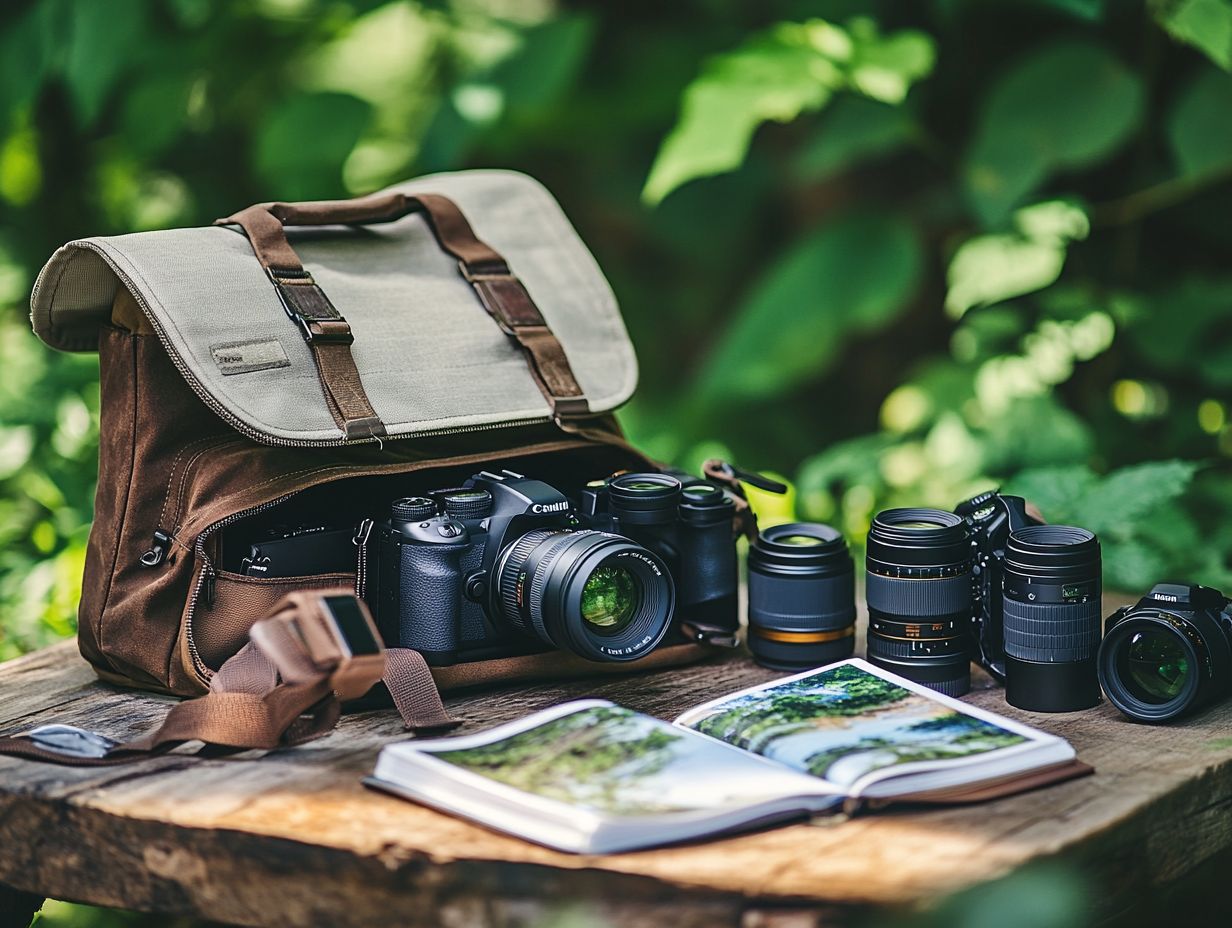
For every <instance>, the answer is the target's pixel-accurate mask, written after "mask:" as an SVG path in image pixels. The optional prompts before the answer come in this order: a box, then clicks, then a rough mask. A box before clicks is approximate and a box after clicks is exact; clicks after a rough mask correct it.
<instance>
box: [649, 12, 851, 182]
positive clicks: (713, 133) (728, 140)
mask: <svg viewBox="0 0 1232 928" xmlns="http://www.w3.org/2000/svg"><path fill="white" fill-rule="evenodd" d="M840 84H841V77H840V72H839V70H838V68H837V67H836V66H835V65H834V64H833V63H832V62H831V61H830V59H828V58H826V57H825V56H823V55H821V54H819V53H818V51H817V49H816V48H815V47H814V46H813V44H812V43H811V42H810V41H809V32H808V30H807V29H805V27H803V26H800V25H796V24H786V23H785V24H781V25H779V26H776V27H775V28H773V29H771V30H770V31H769V32H767V33H763V34H761V35H759V36H756V37H754V38H753V39H751V40H750V41H749V42H748V43H747V44H745V45H744V46H743V47H741V48H739V49H737V50H736V51H734V52H730V53H728V54H726V55H720V56H718V57H716V58H714V59H712V60H711V61H710V62H709V64H708V65H707V67H706V69H705V71H704V72H703V73H702V75H701V76H700V77H698V78H697V79H696V80H695V81H693V83H691V84H690V85H689V86H688V88H686V90H685V93H684V101H683V104H682V107H681V115H680V121H679V122H678V123H677V125H676V127H675V128H674V129H673V130H672V131H671V133H670V134H669V135H668V136H667V138H666V139H665V140H664V142H663V146H662V148H660V149H659V153H658V155H657V156H656V158H655V162H654V165H653V166H652V167H651V169H650V175H649V176H648V177H647V178H646V187H645V189H644V190H643V191H642V197H643V199H644V200H645V201H646V202H647V203H651V204H654V203H658V202H660V201H661V200H662V199H663V198H664V197H665V196H667V195H668V194H669V193H671V191H672V190H674V189H676V188H677V187H679V186H680V185H681V184H683V183H684V182H685V181H688V180H692V179H693V178H696V177H704V176H706V175H709V174H720V173H722V172H724V171H730V170H732V169H733V168H736V167H738V166H739V165H740V163H741V162H742V161H744V155H745V152H746V151H748V147H749V141H750V139H751V138H752V136H753V130H754V129H756V128H757V126H759V125H760V124H761V123H763V122H765V121H766V120H774V121H776V122H790V121H791V120H793V119H795V118H796V117H797V116H798V115H800V113H801V112H803V111H806V110H817V109H820V108H821V107H822V106H823V105H825V103H826V102H827V101H828V100H829V99H830V95H831V94H832V93H833V92H834V90H835V89H836V88H837V87H838V86H840Z"/></svg>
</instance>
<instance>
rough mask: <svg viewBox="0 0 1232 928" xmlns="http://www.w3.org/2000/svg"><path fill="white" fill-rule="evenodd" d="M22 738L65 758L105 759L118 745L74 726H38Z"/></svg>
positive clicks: (105, 737) (103, 736)
mask: <svg viewBox="0 0 1232 928" xmlns="http://www.w3.org/2000/svg"><path fill="white" fill-rule="evenodd" d="M24 737H26V738H29V739H30V740H31V741H33V742H34V743H35V744H37V745H38V746H39V747H40V748H42V749H43V750H45V751H52V752H54V753H56V754H63V755H64V756H65V757H88V758H95V759H97V758H100V757H106V756H107V755H108V753H110V752H111V751H112V749H114V748H115V747H116V746H117V745H119V743H120V742H118V741H114V740H112V739H111V738H108V737H107V736H106V735H100V734H99V733H98V732H95V731H86V730H85V729H84V728H78V727H77V726H76V725H40V726H39V727H38V728H32V729H30V730H29V731H28V732H26V733H25V735H24Z"/></svg>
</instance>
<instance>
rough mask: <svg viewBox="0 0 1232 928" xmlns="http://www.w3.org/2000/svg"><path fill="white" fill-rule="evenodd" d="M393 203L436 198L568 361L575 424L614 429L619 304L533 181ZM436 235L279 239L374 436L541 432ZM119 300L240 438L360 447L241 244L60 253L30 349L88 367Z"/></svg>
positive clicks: (377, 229) (279, 300)
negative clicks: (342, 357) (588, 421)
mask: <svg viewBox="0 0 1232 928" xmlns="http://www.w3.org/2000/svg"><path fill="white" fill-rule="evenodd" d="M390 192H393V193H402V194H407V195H417V196H419V197H423V195H425V194H435V195H439V196H438V197H437V199H443V198H447V200H448V201H451V202H452V203H453V204H456V207H457V209H459V210H460V211H461V214H462V215H463V216H464V217H465V220H466V221H467V222H469V225H470V228H471V229H473V231H474V234H475V235H476V236H477V237H478V238H479V239H480V240H482V243H487V244H488V245H490V246H491V247H492V248H493V249H495V251H497V252H499V255H500V256H502V257H503V258H504V259H505V261H506V262H507V265H508V268H509V271H511V272H512V275H514V277H515V278H516V280H517V281H520V285H521V286H522V287H524V289H525V294H528V295H529V298H530V300H531V301H533V305H532V308H534V307H537V310H538V314H539V315H540V316H541V319H540V320H539V321H541V322H542V323H544V324H546V328H547V329H548V330H550V334H551V335H554V336H555V339H556V340H558V342H559V348H560V349H563V353H564V356H565V358H564V360H563V361H562V363H563V364H564V366H565V368H566V369H571V372H572V375H573V378H574V380H575V382H576V386H577V388H578V390H579V391H580V393H581V394H582V397H583V399H584V402H582V403H581V404H580V411H581V412H582V413H584V414H598V413H605V412H610V411H611V410H613V409H615V408H616V407H617V406H619V405H620V404H622V403H623V402H624V401H625V400H627V399H628V398H629V396H630V395H631V394H632V392H633V389H634V386H635V384H636V380H637V364H636V359H635V357H634V354H633V348H632V345H631V344H630V342H629V337H628V333H627V331H626V330H625V327H624V323H623V321H622V319H621V317H620V312H619V309H618V308H617V305H616V301H615V297H614V296H613V294H612V291H611V288H610V287H609V286H608V284H607V281H606V280H605V279H604V277H603V275H602V272H601V271H600V270H599V268H598V265H597V264H596V263H595V260H594V258H593V257H592V256H591V255H590V253H589V252H588V251H587V249H586V247H585V246H584V245H583V244H582V242H581V240H580V239H579V238H578V236H577V233H576V232H575V231H574V230H573V228H572V226H571V225H570V224H569V221H568V220H567V219H566V218H565V216H564V214H563V212H562V211H561V209H560V207H559V206H558V205H557V203H556V202H555V200H554V199H553V198H552V196H551V195H550V194H549V193H548V192H547V191H546V190H545V189H544V188H543V187H542V186H541V185H540V184H539V183H538V182H537V181H535V180H533V179H531V178H529V177H527V176H525V175H522V174H517V173H513V172H507V171H465V172H458V173H450V174H436V175H430V176H426V177H422V178H418V179H416V180H414V181H410V182H408V183H405V184H400V185H397V186H395V187H392V188H389V191H385V193H390ZM374 196H377V195H374ZM423 199H425V200H426V199H430V198H428V197H423ZM340 202H342V203H345V202H348V201H340ZM354 202H359V201H354ZM237 215H240V214H237ZM276 225H277V224H276ZM436 226H439V222H438V223H437V224H436V225H431V224H430V223H429V222H428V221H426V219H425V216H424V215H421V214H415V213H413V214H410V215H406V216H404V217H403V218H400V219H397V220H396V221H391V222H380V223H379V224H363V225H345V226H340V225H330V226H314V227H305V228H296V227H291V226H290V225H288V226H287V227H286V229H285V233H284V232H283V230H282V228H281V227H280V226H279V227H278V235H280V236H281V235H284V234H285V238H286V241H287V242H289V243H290V245H291V246H292V247H293V250H294V254H295V255H298V257H299V259H300V260H301V261H302V266H303V269H304V270H305V271H306V272H307V273H308V274H310V275H311V280H312V281H313V282H314V283H315V285H316V286H317V287H319V290H320V291H321V292H323V293H324V294H325V295H326V296H327V297H328V302H329V303H332V306H333V307H334V308H335V309H336V310H337V313H338V314H340V315H341V317H343V318H344V319H345V323H344V325H349V329H350V335H351V336H353V339H354V341H353V343H352V344H350V345H349V355H350V358H352V359H353V363H354V368H355V370H356V371H357V372H358V375H359V378H360V380H362V388H363V391H365V392H366V394H367V397H366V398H367V400H368V401H369V402H370V407H371V410H373V411H374V412H375V414H376V416H377V417H379V422H380V428H379V430H378V431H377V433H376V434H377V436H378V437H382V438H383V437H384V436H388V437H391V438H397V437H400V436H413V435H422V434H426V433H432V432H442V431H449V430H453V429H471V428H481V427H485V426H497V425H504V424H519V423H528V422H534V421H544V420H547V419H550V418H553V416H554V413H556V412H557V409H556V406H555V404H554V403H553V402H552V401H551V397H550V396H548V395H545V388H544V386H543V378H542V377H538V376H537V374H536V372H535V370H534V365H533V364H528V352H527V351H526V350H525V348H526V346H525V343H524V342H522V343H520V341H519V339H520V336H519V337H518V338H515V337H511V334H510V330H509V329H508V327H503V326H502V324H498V323H499V320H498V319H497V318H496V316H495V315H493V314H492V313H491V312H490V310H491V307H490V306H489V307H487V308H485V302H486V297H485V298H483V299H481V297H480V296H479V295H477V293H479V292H480V290H481V288H482V287H485V286H486V284H483V283H481V282H476V281H475V280H473V279H472V280H468V279H466V277H465V276H464V274H463V273H462V272H460V263H459V261H458V260H457V259H456V258H455V257H454V256H452V255H451V254H449V253H446V251H444V250H442V245H441V243H440V242H439V241H438V240H437V238H436V237H434V234H433V229H434V228H436ZM481 269H482V268H481ZM296 282H297V281H294V280H292V281H290V283H296ZM496 283H498V284H500V285H501V286H502V287H504V286H505V283H504V282H501V281H497V282H496ZM121 286H124V287H127V288H128V289H129V290H130V291H131V292H132V293H133V296H134V297H135V299H136V301H137V303H138V305H139V306H140V307H141V309H142V310H143V311H144V312H145V314H146V315H147V316H148V317H149V319H150V321H151V323H152V325H153V327H154V329H155V331H156V332H157V333H158V335H159V338H160V340H161V341H162V343H163V345H164V347H165V348H166V349H167V351H168V353H169V354H170V355H171V357H172V359H173V360H174V361H175V363H176V366H177V368H178V369H179V370H180V372H181V373H182V374H183V375H184V377H185V380H187V381H188V383H189V384H190V386H192V387H193V389H194V390H195V391H196V392H197V393H198V394H199V395H200V396H201V398H202V399H203V400H205V401H206V403H207V405H209V406H210V407H211V408H212V409H214V410H215V411H216V412H218V413H219V415H221V416H222V417H223V418H224V419H226V420H227V421H228V422H230V424H231V425H233V426H234V427H235V428H237V429H238V430H240V431H241V432H244V433H245V434H248V435H249V437H252V438H255V439H256V440H258V441H265V442H268V443H273V444H304V445H316V444H322V445H328V444H343V443H347V442H349V441H356V440H371V439H372V436H371V435H370V434H368V433H366V432H365V431H364V430H363V429H361V430H359V431H358V432H356V431H351V430H350V429H348V428H344V426H343V424H342V423H341V422H340V420H339V417H338V416H337V414H336V413H337V410H336V408H333V411H332V412H331V408H332V407H331V400H330V397H329V396H328V394H329V388H328V387H324V388H323V382H324V375H320V374H319V367H320V366H321V364H322V363H323V362H322V360H321V359H322V355H321V354H320V353H319V350H318V349H319V348H320V346H316V347H314V346H311V345H310V344H309V343H308V341H306V339H305V336H304V334H303V331H302V330H301V328H302V326H303V320H302V319H301V320H296V319H293V318H292V317H291V316H290V315H289V312H288V309H287V308H286V306H284V299H285V297H284V296H283V295H282V293H286V292H291V293H293V294H295V296H296V297H297V298H298V296H299V294H300V293H302V292H303V291H302V290H293V289H291V288H286V287H282V286H281V284H279V285H277V286H276V282H275V281H274V280H272V279H271V276H270V274H267V272H266V270H265V269H264V268H263V267H262V264H261V263H260V261H258V260H257V257H256V256H255V255H254V245H253V243H252V242H251V241H250V240H249V238H248V237H246V235H245V233H244V230H242V229H240V228H239V227H237V226H235V225H230V226H218V225H215V226H211V227H205V228H192V229H173V230H168V231H160V232H143V233H136V234H131V235H121V236H114V237H107V238H89V239H81V240H78V241H74V242H70V243H68V244H67V245H65V246H64V247H62V248H60V249H59V250H58V251H57V252H56V253H55V255H53V256H52V258H51V260H50V261H49V262H48V263H47V265H46V267H44V268H43V271H42V273H41V274H40V275H39V279H38V282H37V283H36V284H35V288H34V294H33V296H32V298H31V309H32V312H31V318H32V321H33V324H34V329H35V331H36V332H37V334H38V335H39V337H41V338H42V339H43V340H44V341H45V342H47V343H48V344H49V345H51V346H53V347H55V348H60V349H62V350H68V351H88V350H94V349H95V347H96V344H97V332H98V328H99V326H100V325H103V324H105V323H106V322H107V321H108V320H109V319H110V316H111V309H112V302H113V299H114V297H115V295H116V292H117V290H118V288H119V287H121ZM280 290H281V291H282V293H280ZM486 292H488V293H489V295H490V293H491V292H494V291H486ZM314 299H315V297H314ZM318 302H319V301H318ZM310 308H311V307H310ZM309 315H311V312H309ZM532 321H533V320H532ZM324 325H325V326H326V327H328V326H329V325H332V323H329V322H326V323H324ZM513 334H514V335H517V334H518V333H516V332H515V333H513ZM314 352H316V356H315V357H314ZM566 373H568V370H567V371H566ZM570 409H571V411H575V412H576V411H578V407H577V406H576V405H572V404H571V406H570Z"/></svg>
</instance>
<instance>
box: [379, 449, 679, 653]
mask: <svg viewBox="0 0 1232 928" xmlns="http://www.w3.org/2000/svg"><path fill="white" fill-rule="evenodd" d="M372 550H373V554H374V556H371V557H370V558H369V560H370V563H371V566H370V568H369V572H368V576H367V577H366V578H365V580H366V584H365V585H366V587H367V591H368V598H369V601H370V604H371V606H372V610H373V613H374V615H375V617H376V620H377V625H378V626H379V628H380V629H381V634H382V635H383V636H384V637H385V640H386V642H387V643H389V644H390V645H397V646H400V647H404V648H413V649H414V650H417V651H419V652H420V653H421V654H423V656H424V658H425V659H426V660H427V661H428V663H429V664H434V665H444V664H455V663H461V662H467V661H475V660H486V659H491V658H497V657H506V656H510V655H517V654H526V653H533V652H537V651H545V650H550V649H553V648H556V649H560V650H564V651H569V652H572V653H574V654H577V655H580V656H582V657H585V658H588V659H590V660H595V661H629V660H635V659H637V658H639V657H642V656H644V655H646V654H647V653H649V652H650V651H651V650H652V649H654V648H655V646H657V645H658V644H659V642H660V641H662V640H663V638H664V636H665V635H666V634H667V631H668V628H669V625H670V623H671V619H672V616H673V611H674V606H675V601H676V587H675V583H674V582H673V580H672V577H671V575H670V573H669V572H668V569H667V565H666V564H665V563H664V561H663V559H662V558H661V557H660V556H659V555H657V554H656V553H654V552H653V551H651V550H648V549H647V548H646V547H644V546H643V545H641V544H638V543H637V542H635V541H632V540H630V539H629V538H625V537H622V536H620V535H615V534H612V533H609V532H605V531H598V530H595V529H592V528H587V527H585V526H583V524H582V522H581V520H580V519H579V518H578V514H577V512H576V511H575V509H574V507H573V506H572V504H571V503H570V501H569V500H568V499H567V498H566V497H565V496H564V494H562V493H561V492H560V491H559V490H558V489H556V488H555V487H552V486H550V485H548V484H546V483H544V482H543V481H540V480H535V479H532V478H528V477H525V476H523V475H521V474H517V473H514V472H512V471H508V470H506V471H501V472H499V473H489V472H486V471H485V472H483V473H479V474H476V475H475V476H474V477H472V478H471V479H470V480H468V481H466V483H465V484H464V485H463V486H462V487H461V488H459V489H456V490H441V491H437V492H435V493H432V494H430V495H429V496H425V497H409V498H405V499H400V500H397V501H395V502H394V503H393V504H392V506H391V507H390V514H389V517H388V518H387V519H385V520H383V521H381V522H380V523H378V524H377V525H376V527H375V531H374V533H373V539H372Z"/></svg>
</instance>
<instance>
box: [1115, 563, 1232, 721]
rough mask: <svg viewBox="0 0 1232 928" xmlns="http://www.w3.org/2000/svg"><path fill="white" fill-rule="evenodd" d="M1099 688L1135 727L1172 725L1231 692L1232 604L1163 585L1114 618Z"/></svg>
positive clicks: (1213, 593)
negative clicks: (1159, 724)
mask: <svg viewBox="0 0 1232 928" xmlns="http://www.w3.org/2000/svg"><path fill="white" fill-rule="evenodd" d="M1098 660H1099V682H1100V685H1101V686H1103V688H1104V692H1105V693H1106V694H1107V695H1108V699H1109V700H1110V701H1111V702H1112V704H1113V705H1114V706H1116V707H1117V708H1118V709H1120V710H1121V711H1122V712H1123V713H1125V715H1127V716H1129V717H1130V718H1131V719H1133V720H1134V721H1137V722H1168V721H1171V720H1173V719H1176V718H1180V717H1181V716H1183V715H1188V714H1190V713H1192V712H1194V711H1196V710H1198V709H1199V708H1201V707H1202V706H1204V705H1207V704H1209V703H1211V702H1214V701H1215V700H1217V699H1222V698H1224V697H1226V696H1227V695H1228V692H1229V690H1232V601H1229V600H1228V598H1227V597H1226V596H1224V595H1223V593H1221V592H1219V591H1218V590H1213V589H1211V588H1210V587H1205V586H1197V585H1192V586H1191V585H1188V584H1181V583H1157V584H1155V586H1154V587H1152V588H1151V592H1149V593H1147V594H1146V596H1144V597H1142V599H1140V600H1138V602H1137V603H1135V604H1134V605H1132V606H1125V607H1123V608H1121V609H1118V610H1117V611H1116V612H1114V613H1112V615H1110V616H1108V619H1107V621H1106V622H1105V624H1104V640H1103V642H1102V643H1101V644H1100V647H1099V658H1098Z"/></svg>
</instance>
